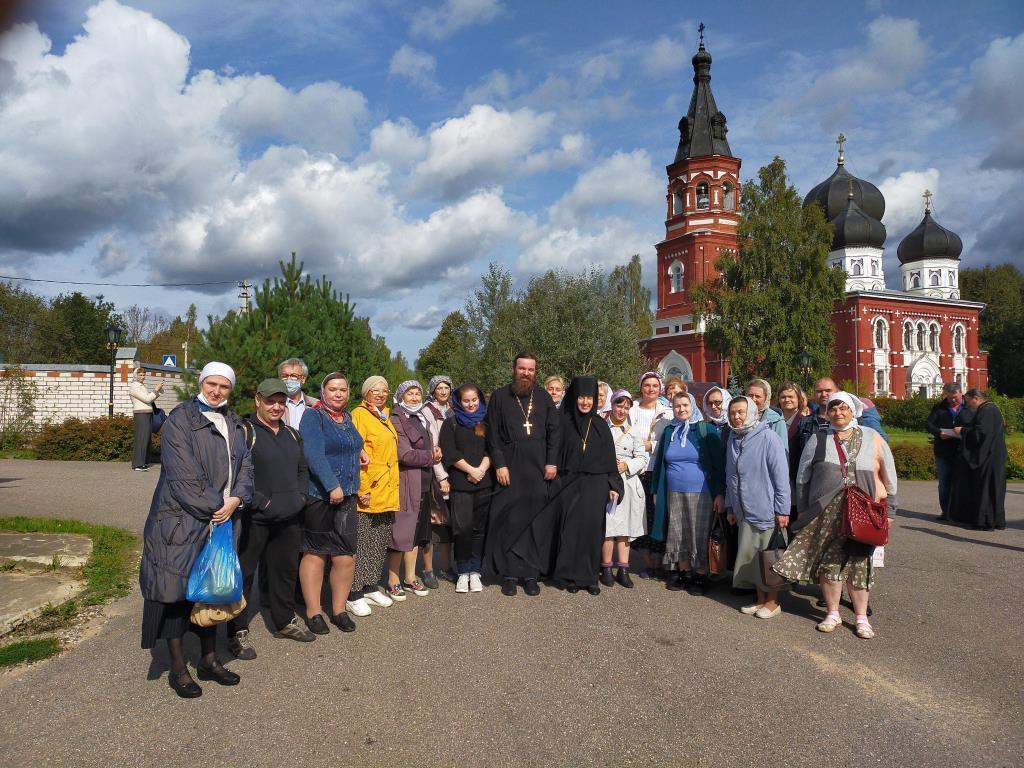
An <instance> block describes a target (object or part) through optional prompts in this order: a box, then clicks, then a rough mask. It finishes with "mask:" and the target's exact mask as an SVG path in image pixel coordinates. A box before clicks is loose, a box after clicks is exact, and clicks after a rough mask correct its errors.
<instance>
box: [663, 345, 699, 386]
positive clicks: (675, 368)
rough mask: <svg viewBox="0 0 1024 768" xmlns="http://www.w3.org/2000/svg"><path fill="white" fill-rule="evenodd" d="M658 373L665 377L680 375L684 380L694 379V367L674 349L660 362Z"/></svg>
mask: <svg viewBox="0 0 1024 768" xmlns="http://www.w3.org/2000/svg"><path fill="white" fill-rule="evenodd" d="M658 373H660V374H661V376H662V378H663V379H668V378H671V377H672V376H678V377H679V378H680V379H682V380H683V381H693V368H691V367H690V362H689V361H688V360H687V359H686V358H685V357H683V356H682V355H680V354H679V353H678V352H676V351H675V350H674V349H673V350H672V351H671V352H669V353H668V354H667V355H665V356H664V357H663V358H662V359H661V362H660V363H658Z"/></svg>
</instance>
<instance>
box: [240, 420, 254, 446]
mask: <svg viewBox="0 0 1024 768" xmlns="http://www.w3.org/2000/svg"><path fill="white" fill-rule="evenodd" d="M242 433H243V434H244V435H245V445H246V447H247V448H248V449H249V450H250V451H251V450H252V447H253V446H254V445H256V427H254V426H253V425H252V423H251V422H249V421H246V420H245V419H242Z"/></svg>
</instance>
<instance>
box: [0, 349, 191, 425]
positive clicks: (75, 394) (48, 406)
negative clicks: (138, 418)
mask: <svg viewBox="0 0 1024 768" xmlns="http://www.w3.org/2000/svg"><path fill="white" fill-rule="evenodd" d="M137 366H138V363H137V362H136V361H135V360H134V359H130V358H122V357H119V358H118V359H117V361H116V363H115V366H114V413H115V414H123V415H126V416H131V415H132V401H131V398H130V397H129V396H128V382H129V380H130V378H131V374H132V371H133V370H134V369H135V368H136V367H137ZM4 367H18V368H20V369H21V370H22V372H23V374H24V376H25V377H26V378H27V379H28V380H29V381H32V382H34V383H35V385H36V398H35V413H34V415H33V421H34V422H35V423H36V424H43V423H46V422H61V421H65V420H67V419H71V418H78V419H95V418H97V417H99V416H106V415H107V406H108V401H109V398H110V368H109V367H106V366H102V365H31V364H29V365H20V366H4ZM142 368H143V369H144V370H145V371H146V387H147V388H149V389H150V390H152V389H153V387H155V386H156V385H157V383H159V382H163V383H164V389H163V391H162V392H161V393H160V397H159V398H158V399H157V405H159V407H161V408H163V409H164V410H166V411H168V412H169V411H170V410H171V409H172V408H173V407H174V406H175V405H177V404H178V402H179V400H178V393H177V391H176V389H175V388H176V387H182V386H184V384H185V382H184V377H185V375H186V374H188V373H191V374H193V375H194V374H195V372H194V371H186V370H185V369H182V368H170V367H163V366H159V365H149V364H144V365H142Z"/></svg>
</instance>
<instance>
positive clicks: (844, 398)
mask: <svg viewBox="0 0 1024 768" xmlns="http://www.w3.org/2000/svg"><path fill="white" fill-rule="evenodd" d="M837 401H838V402H841V403H846V405H847V406H848V407H849V409H850V412H851V413H852V414H853V418H852V419H850V423H849V424H848V425H847V426H846V427H845V429H850V428H851V427H856V426H857V419H858V418H860V416H861V414H863V413H864V403H862V402H861V401H860V398H859V397H854V396H853V395H851V394H850V393H849V392H833V393H832V394H831V395H829V396H828V402H827V403H825V416H826V417H828V409H829V406H830V405H832V403H834V402H837ZM831 423H832V419H829V424H831Z"/></svg>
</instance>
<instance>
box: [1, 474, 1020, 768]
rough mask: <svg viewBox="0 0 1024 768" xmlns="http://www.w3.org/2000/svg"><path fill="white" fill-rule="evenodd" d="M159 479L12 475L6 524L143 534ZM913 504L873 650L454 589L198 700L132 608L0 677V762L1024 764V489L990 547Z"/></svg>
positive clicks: (262, 640)
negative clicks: (172, 678) (47, 523)
mask: <svg viewBox="0 0 1024 768" xmlns="http://www.w3.org/2000/svg"><path fill="white" fill-rule="evenodd" d="M156 479H157V474H156V472H151V473H149V474H140V473H132V472H130V471H129V470H128V469H126V468H125V467H124V466H123V465H106V464H78V463H67V464H63V463H48V462H20V461H0V514H3V515H14V514H29V515H52V516H59V517H73V518H79V519H83V520H90V521H96V522H104V523H109V524H113V525H120V526H123V527H126V528H129V529H131V530H134V531H140V530H141V528H142V524H143V520H144V517H145V512H146V509H147V507H148V497H149V494H150V493H151V491H152V488H153V486H154V485H155V483H156ZM900 499H901V507H902V510H901V512H900V514H899V516H898V518H897V520H896V523H895V528H894V531H893V535H892V541H891V544H890V546H889V547H888V548H887V563H886V567H885V568H884V570H882V571H881V572H880V575H879V577H878V580H877V584H876V588H875V590H874V592H873V595H872V605H873V607H874V609H875V616H874V619H873V622H874V626H875V630H876V632H877V637H876V639H875V640H873V641H870V642H866V641H863V640H859V639H857V638H856V637H855V636H854V634H853V632H852V628H851V627H850V626H849V625H846V626H844V627H843V628H842V629H841V630H837V631H836V632H835V633H833V634H832V635H822V634H820V633H818V632H815V630H814V623H815V621H816V620H817V619H818V618H819V617H820V615H821V611H820V610H819V609H817V608H815V607H814V599H813V598H811V597H804V596H800V595H789V596H787V597H785V598H784V602H783V607H784V611H785V612H784V614H783V615H782V616H780V617H778V618H776V619H773V620H770V621H761V620H758V619H754V618H751V617H747V616H743V615H742V614H740V613H739V611H738V610H736V609H737V607H738V606H739V605H740V602H739V600H740V599H739V598H733V597H732V596H731V595H730V594H729V591H728V589H727V588H719V589H718V590H714V591H712V592H711V593H709V595H708V596H706V597H694V596H691V595H688V594H685V593H672V592H668V591H666V590H665V589H664V587H663V586H662V585H660V584H655V583H651V582H639V581H638V587H637V588H636V589H634V590H632V591H627V590H624V589H622V588H619V587H616V588H612V589H607V590H605V591H604V592H603V593H602V594H601V595H600V596H597V597H593V596H590V595H587V594H586V593H585V592H583V593H580V594H577V595H570V594H567V593H564V592H560V591H557V590H555V589H550V588H549V589H545V590H544V591H543V592H542V594H541V595H540V596H539V597H537V598H528V597H525V596H523V595H522V594H520V596H518V597H517V598H514V599H510V598H506V597H503V596H502V595H501V594H500V592H499V591H498V589H497V588H496V587H489V588H488V589H486V590H485V592H484V593H483V594H480V595H456V594H454V592H453V591H452V586H451V585H443V586H442V589H441V590H440V591H439V592H437V593H431V594H430V595H429V596H428V597H424V598H416V597H415V596H410V598H409V599H408V600H407V601H406V602H405V603H403V604H400V605H396V606H394V607H392V608H388V609H381V610H379V611H376V612H375V613H374V615H372V616H370V617H368V618H365V619H360V620H358V624H359V629H358V631H357V632H355V633H354V634H351V635H342V634H341V633H340V632H337V631H334V632H332V633H331V634H330V635H328V636H326V637H324V638H320V639H318V640H317V641H316V642H315V643H311V644H309V645H301V644H299V643H295V642H293V641H288V640H276V639H274V638H272V637H270V636H269V635H268V633H267V632H266V630H265V629H264V628H263V625H262V623H261V622H260V621H259V620H257V621H256V622H255V623H254V633H253V634H254V643H255V645H256V647H257V650H258V652H259V658H257V659H256V660H255V661H250V662H240V661H233V662H231V663H230V667H231V669H233V670H235V671H237V672H238V673H239V674H240V675H242V683H241V685H239V686H238V687H237V688H233V689H232V688H219V687H217V686H216V685H214V684H213V683H206V684H204V693H203V696H202V697H201V698H200V699H196V700H193V701H185V700H181V699H178V698H177V697H176V696H174V694H173V692H172V691H171V690H170V689H169V688H168V686H167V676H166V664H165V661H166V660H165V658H164V657H163V655H157V656H156V657H153V656H151V655H150V653H149V652H147V651H142V650H140V649H139V647H138V646H139V643H138V639H139V617H140V613H141V598H140V597H139V596H138V594H137V593H136V594H133V595H131V596H129V597H128V598H125V599H124V600H121V601H119V602H117V603H115V604H114V605H112V606H110V607H109V608H108V614H110V615H111V618H110V619H109V620H108V621H107V622H106V623H105V624H104V625H103V627H102V629H100V631H99V632H98V633H96V634H95V635H94V636H92V637H89V638H87V639H85V640H83V641H82V642H81V643H80V644H79V645H77V646H76V647H74V648H72V649H71V650H69V651H67V652H65V653H64V654H62V655H61V656H59V657H57V658H55V659H52V660H50V661H47V662H44V663H42V664H40V665H37V666H35V667H32V668H27V669H21V670H15V671H13V672H8V673H6V674H3V675H0V765H4V766H8V765H9V766H33V765H53V766H102V767H103V768H110V766H126V765H132V766H142V765H147V766H148V765H159V764H165V765H175V764H189V763H193V762H196V761H202V762H203V763H205V764H207V765H247V766H249V765H251V766H294V765H337V764H346V765H359V766H377V765H388V766H398V765H430V766H456V765H458V766H517V768H528V767H530V766H584V765H595V766H597V765H600V766H608V765H613V764H622V765H630V766H648V765H649V766H669V765H671V766H755V765H767V764H774V765H787V766H803V765H813V766H820V765H830V766H852V765H857V766H866V765H879V766H927V767H929V768H932V767H934V766H957V767H960V766H971V767H972V768H973V767H974V766H1014V765H1018V766H1019V765H1024V758H1022V751H1024V725H1022V724H1024V695H1022V694H1024V685H1022V680H1024V650H1022V642H1021V640H1022V636H1021V620H1020V607H1021V605H1022V603H1024V601H1022V599H1021V598H1022V597H1024V589H1022V587H1024V568H1022V565H1024V486H1021V485H1016V486H1011V487H1010V493H1009V495H1008V498H1007V506H1008V510H1009V514H1008V518H1009V527H1008V529H1007V530H1005V531H997V532H991V533H987V532H976V531H965V530H961V529H959V528H953V527H949V526H943V525H939V524H937V523H935V522H934V521H933V516H934V514H935V512H936V510H935V507H936V502H935V486H934V483H904V484H902V485H901V493H900ZM844 618H846V619H847V620H848V621H850V620H852V615H851V614H850V613H849V612H848V611H844ZM196 650H197V649H196V648H193V652H196Z"/></svg>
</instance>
